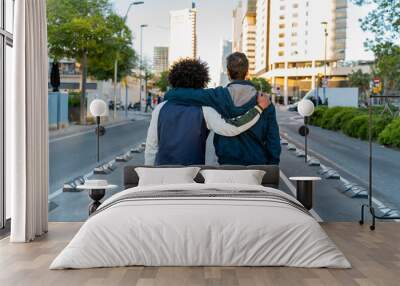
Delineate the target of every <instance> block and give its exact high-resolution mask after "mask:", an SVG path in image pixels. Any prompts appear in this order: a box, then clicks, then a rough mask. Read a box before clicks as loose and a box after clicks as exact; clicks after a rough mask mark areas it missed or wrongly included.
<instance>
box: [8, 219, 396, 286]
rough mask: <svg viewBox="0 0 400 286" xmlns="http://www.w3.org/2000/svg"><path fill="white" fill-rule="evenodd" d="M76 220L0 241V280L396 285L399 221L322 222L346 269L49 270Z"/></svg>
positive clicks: (144, 285)
mask: <svg viewBox="0 0 400 286" xmlns="http://www.w3.org/2000/svg"><path fill="white" fill-rule="evenodd" d="M80 226H81V224H80V223H51V224H50V231H49V234H48V235H46V236H45V237H43V238H41V239H40V240H37V241H35V242H33V243H30V244H10V243H9V242H8V239H3V240H2V241H0V285H1V286H9V285H10V286H17V285H29V286H36V285H40V286H42V285H57V286H61V285H68V286H75V285H85V286H86V285H96V286H97V285H136V286H139V285H140V286H153V285H160V286H161V285H166V286H179V285H202V286H203V285H204V286H205V285H210V286H211V285H226V286H234V285H242V286H253V285H255V286H261V285H274V286H275V285H289V286H294V285H296V286H297V285H346V286H351V285H382V286H390V285H396V286H398V285H400V224H396V223H380V224H378V226H377V230H376V231H375V232H371V231H369V229H368V226H359V225H358V224H356V223H329V224H323V227H324V229H325V230H326V231H327V232H328V234H329V235H330V237H331V238H332V239H333V240H334V241H335V242H336V244H337V245H338V246H339V248H340V249H341V250H342V251H343V252H344V254H345V255H346V256H347V258H348V259H349V260H350V262H351V263H352V265H353V269H350V270H337V269H299V268H285V267H174V268H166V267H160V268H158V267H126V268H110V269H90V270H65V271H59V270H57V271H54V270H53V271H50V270H48V267H49V265H50V263H51V261H52V260H53V259H54V257H55V256H56V255H57V254H58V253H59V252H60V251H61V250H62V248H63V247H64V246H65V245H66V244H67V242H68V241H69V240H70V239H71V238H72V236H73V235H74V234H75V233H76V232H77V230H78V229H79V227H80Z"/></svg>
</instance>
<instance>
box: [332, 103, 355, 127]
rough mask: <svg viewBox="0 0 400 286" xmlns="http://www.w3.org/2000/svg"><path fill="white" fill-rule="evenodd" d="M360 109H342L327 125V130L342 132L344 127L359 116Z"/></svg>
mask: <svg viewBox="0 0 400 286" xmlns="http://www.w3.org/2000/svg"><path fill="white" fill-rule="evenodd" d="M359 114H360V112H359V111H358V109H356V108H353V107H342V108H341V109H340V110H339V111H338V112H337V113H336V114H334V115H333V116H332V118H331V119H330V120H329V122H328V123H327V128H328V129H331V130H340V129H341V128H342V127H343V125H344V124H345V123H346V122H348V121H350V120H351V119H352V118H354V117H355V116H357V115H359Z"/></svg>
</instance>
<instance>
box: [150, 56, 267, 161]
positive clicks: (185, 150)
mask: <svg viewBox="0 0 400 286" xmlns="http://www.w3.org/2000/svg"><path fill="white" fill-rule="evenodd" d="M168 80H169V83H170V85H171V86H172V88H174V89H182V90H186V91H190V90H198V89H203V88H205V87H206V85H207V83H208V82H209V80H210V77H209V73H208V66H207V64H206V63H204V62H202V61H200V60H196V59H183V60H181V61H179V62H177V63H175V64H174V65H173V66H172V68H171V70H170V73H169V78H168ZM268 105H269V101H268V99H267V98H266V97H263V96H260V97H259V99H258V104H253V106H252V108H249V110H248V111H247V112H246V113H245V114H244V115H243V116H238V117H235V118H231V119H223V118H222V117H221V115H220V114H218V112H217V111H216V110H215V109H213V108H211V107H200V106H188V105H181V104H177V103H174V102H168V101H165V102H163V103H161V104H159V105H158V106H157V107H156V108H155V110H154V111H153V114H152V119H151V122H150V127H149V130H148V134H147V142H146V150H145V164H146V165H203V164H205V154H206V141H207V137H208V134H209V131H210V130H212V131H214V132H215V133H217V134H220V135H223V136H227V137H232V136H237V135H239V134H240V133H242V132H244V131H246V130H247V129H249V128H251V127H252V126H254V124H256V123H257V121H258V120H259V119H260V116H261V114H262V112H263V110H264V109H266V108H267V107H268Z"/></svg>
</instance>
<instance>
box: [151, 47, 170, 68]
mask: <svg viewBox="0 0 400 286" xmlns="http://www.w3.org/2000/svg"><path fill="white" fill-rule="evenodd" d="M153 69H154V73H155V74H161V73H162V72H164V71H166V70H168V47H154V52H153Z"/></svg>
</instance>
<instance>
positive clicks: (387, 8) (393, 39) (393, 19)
mask: <svg viewBox="0 0 400 286" xmlns="http://www.w3.org/2000/svg"><path fill="white" fill-rule="evenodd" d="M352 1H353V2H354V3H356V4H358V5H368V4H373V6H374V9H373V10H371V12H369V13H368V15H367V16H366V17H365V18H364V19H362V20H361V28H362V29H363V30H364V31H368V32H371V33H373V34H374V39H368V40H367V41H366V43H365V45H366V46H367V47H369V48H370V49H371V50H372V51H373V52H374V53H375V56H376V75H377V76H380V77H381V78H382V79H383V81H384V89H385V93H386V92H387V91H389V90H393V89H398V88H400V47H399V46H398V45H396V44H394V43H398V42H399V40H400V1H399V0H352Z"/></svg>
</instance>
